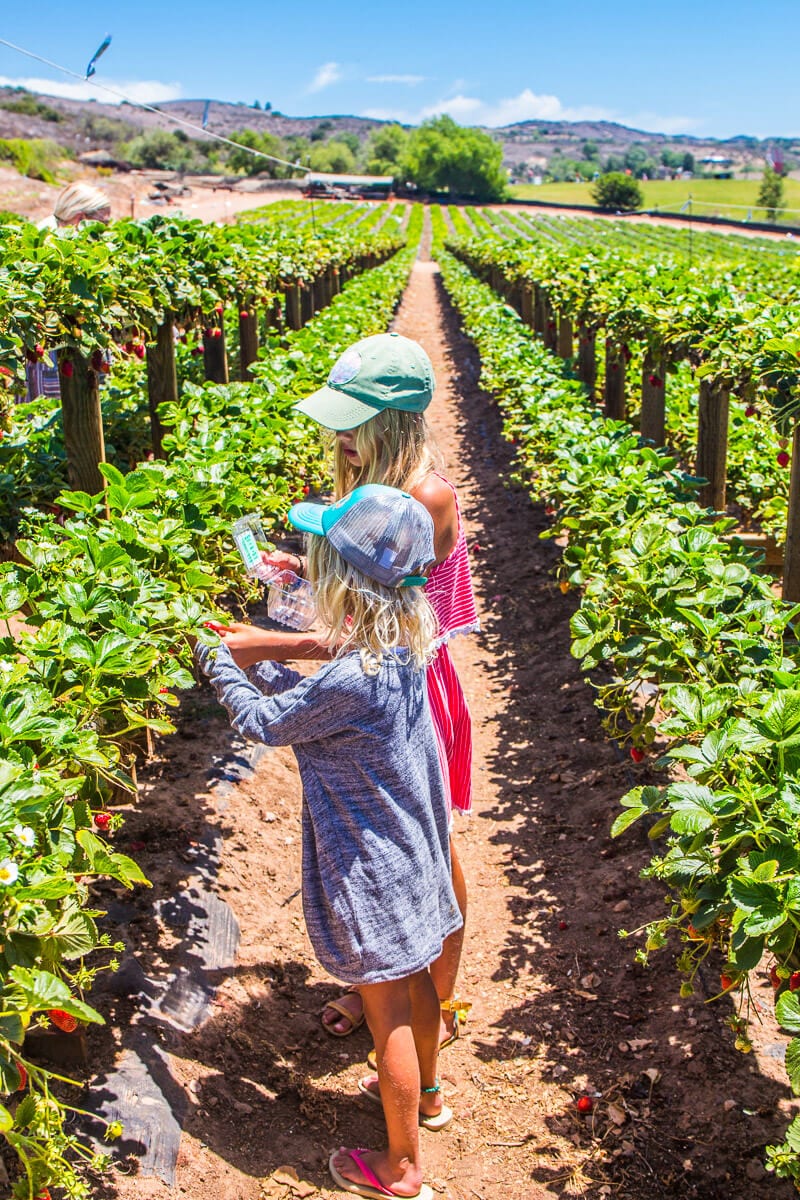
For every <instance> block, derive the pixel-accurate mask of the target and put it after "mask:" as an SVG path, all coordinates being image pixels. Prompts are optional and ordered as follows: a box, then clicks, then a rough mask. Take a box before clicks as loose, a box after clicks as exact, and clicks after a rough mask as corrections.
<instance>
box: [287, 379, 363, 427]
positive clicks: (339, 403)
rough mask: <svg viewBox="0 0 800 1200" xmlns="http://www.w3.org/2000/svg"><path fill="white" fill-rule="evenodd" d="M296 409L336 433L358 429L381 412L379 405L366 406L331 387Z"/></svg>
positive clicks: (303, 402) (313, 395) (301, 403)
mask: <svg viewBox="0 0 800 1200" xmlns="http://www.w3.org/2000/svg"><path fill="white" fill-rule="evenodd" d="M294 407H295V408H296V409H297V411H298V412H301V413H305V415H306V416H307V417H311V419H312V421H316V422H317V423H318V424H319V425H324V426H325V428H326V429H333V430H336V431H338V430H341V429H357V428H358V426H359V425H363V424H364V423H365V422H366V421H370V420H371V419H372V418H373V417H374V416H376V414H377V413H379V412H380V411H381V410H380V408H379V407H378V406H377V405H373V404H364V403H363V401H361V400H355V399H353V397H352V396H347V395H345V393H344V392H339V391H337V390H336V388H331V387H321V388H320V389H319V391H317V392H313V393H312V395H310V396H308V397H307V398H306V399H305V400H301V401H300V403H299V404H295V406H294Z"/></svg>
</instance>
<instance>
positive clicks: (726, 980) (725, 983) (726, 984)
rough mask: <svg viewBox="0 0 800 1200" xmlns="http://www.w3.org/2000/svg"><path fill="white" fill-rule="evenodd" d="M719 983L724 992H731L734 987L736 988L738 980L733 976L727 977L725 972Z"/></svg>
mask: <svg viewBox="0 0 800 1200" xmlns="http://www.w3.org/2000/svg"><path fill="white" fill-rule="evenodd" d="M719 982H720V985H721V987H722V990H723V992H729V991H730V990H731V988H732V987H736V982H737V981H736V980H735V979H734V977H733V976H732V975H727V974H726V973H725V971H723V972H722V974H721V975H720V977H719Z"/></svg>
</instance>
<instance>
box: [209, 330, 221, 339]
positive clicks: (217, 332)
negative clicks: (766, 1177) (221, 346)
mask: <svg viewBox="0 0 800 1200" xmlns="http://www.w3.org/2000/svg"><path fill="white" fill-rule="evenodd" d="M211 336H212V337H213V338H221V337H222V330H221V329H212V330H211Z"/></svg>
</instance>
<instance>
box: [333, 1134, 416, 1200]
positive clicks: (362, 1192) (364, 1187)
mask: <svg viewBox="0 0 800 1200" xmlns="http://www.w3.org/2000/svg"><path fill="white" fill-rule="evenodd" d="M337 1154H346V1155H348V1157H349V1158H351V1159H352V1160H353V1162H354V1163H355V1164H356V1166H357V1167H358V1169H359V1171H360V1172H361V1174H362V1175H363V1176H364V1179H365V1180H366V1181H367V1182H366V1183H355V1182H354V1181H353V1180H352V1179H345V1177H344V1175H340V1174H339V1172H338V1171H337V1170H336V1167H335V1166H334V1162H333V1160H334V1158H336V1156H337ZM362 1154H369V1150H366V1149H365V1148H364V1147H363V1146H359V1147H358V1149H356V1150H349V1149H348V1148H347V1147H346V1146H342V1147H341V1148H340V1149H339V1150H333V1151H332V1152H331V1156H330V1158H329V1159H328V1170H329V1171H330V1173H331V1178H332V1179H333V1181H334V1183H335V1184H336V1186H337V1187H340V1188H341V1189H342V1191H343V1192H350V1193H351V1195H353V1196H365V1197H367V1200H385V1197H387V1196H388V1197H390V1200H433V1192H432V1190H431V1189H430V1188H429V1187H428V1185H427V1183H423V1185H422V1187H421V1188H420V1189H419V1191H418V1192H415V1194H414V1195H413V1196H398V1194H397V1192H393V1191H390V1189H389V1188H387V1187H384V1186H383V1184H382V1183H381V1181H380V1179H378V1176H377V1175H376V1174H375V1173H374V1171H371V1170H370V1169H369V1167H368V1166H367V1164H366V1163H365V1162H364V1160H363V1159H362V1158H361V1155H362Z"/></svg>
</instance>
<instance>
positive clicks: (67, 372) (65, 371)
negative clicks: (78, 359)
mask: <svg viewBox="0 0 800 1200" xmlns="http://www.w3.org/2000/svg"><path fill="white" fill-rule="evenodd" d="M61 374H62V375H63V376H64V377H65V379H71V378H72V376H73V375H74V374H75V367H74V365H73V364H72V363H71V362H70V360H69V359H68V358H65V359H64V361H63V362H62V364H61Z"/></svg>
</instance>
